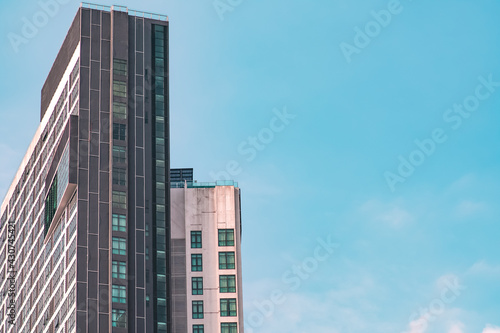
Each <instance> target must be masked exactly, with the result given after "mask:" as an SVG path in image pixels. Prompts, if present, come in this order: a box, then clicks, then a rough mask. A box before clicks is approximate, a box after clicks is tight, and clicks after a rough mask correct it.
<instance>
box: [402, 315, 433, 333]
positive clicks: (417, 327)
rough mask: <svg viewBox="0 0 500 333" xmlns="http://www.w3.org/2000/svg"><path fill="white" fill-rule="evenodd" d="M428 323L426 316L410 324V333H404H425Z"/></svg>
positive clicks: (407, 332) (408, 332) (406, 332)
mask: <svg viewBox="0 0 500 333" xmlns="http://www.w3.org/2000/svg"><path fill="white" fill-rule="evenodd" d="M427 327H428V323H427V319H426V318H425V316H422V317H420V318H419V319H415V320H413V321H412V322H410V323H409V324H408V331H405V332H404V333H425V332H426V331H427Z"/></svg>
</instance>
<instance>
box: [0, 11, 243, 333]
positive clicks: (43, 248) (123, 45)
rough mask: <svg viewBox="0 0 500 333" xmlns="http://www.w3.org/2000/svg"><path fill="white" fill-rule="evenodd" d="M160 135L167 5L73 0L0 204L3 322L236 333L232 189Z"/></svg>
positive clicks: (63, 328)
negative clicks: (78, 2)
mask: <svg viewBox="0 0 500 333" xmlns="http://www.w3.org/2000/svg"><path fill="white" fill-rule="evenodd" d="M169 145H170V142H169V89H168V19H167V17H166V16H162V15H156V14H148V13H142V12H137V11H130V10H128V9H127V8H125V7H117V6H114V7H103V6H95V5H88V4H82V6H81V7H80V9H79V10H78V12H77V14H76V17H75V19H74V21H73V23H72V25H71V28H70V30H69V32H68V34H67V36H66V39H65V40H64V43H63V45H62V47H61V49H60V51H59V54H58V55H57V58H56V60H55V62H54V64H53V67H52V69H51V70H50V73H49V75H48V77H47V80H46V82H45V84H44V86H43V88H42V99H41V121H40V125H39V127H38V129H37V131H36V133H35V136H34V138H33V140H32V142H31V144H30V147H29V149H28V151H27V152H26V155H25V157H24V159H23V161H22V163H21V166H20V167H19V170H18V171H17V174H16V176H15V178H14V180H13V182H12V185H11V186H10V188H9V190H8V192H7V195H6V197H5V199H4V201H3V203H2V206H1V211H0V333H18V332H20V333H28V332H30V333H31V332H33V333H42V332H44V333H46V332H50V333H63V332H64V333H74V332H77V333H94V332H99V333H102V332H117V333H121V332H123V333H124V332H140V333H142V332H145V333H167V332H168V333H171V332H172V333H187V332H193V333H204V332H210V333H212V332H222V333H238V332H239V333H243V312H242V311H243V308H242V284H241V255H240V242H241V218H240V191H239V188H238V186H237V184H236V183H233V182H231V181H223V182H216V183H197V182H193V169H173V170H170V154H169V153H170V148H169ZM170 174H172V177H173V179H174V182H172V183H171V181H170ZM171 186H172V187H174V188H172V189H171ZM171 194H172V195H173V196H171ZM171 207H173V209H174V210H173V215H172V217H171ZM205 329H206V331H205Z"/></svg>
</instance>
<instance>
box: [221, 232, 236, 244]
mask: <svg viewBox="0 0 500 333" xmlns="http://www.w3.org/2000/svg"><path fill="white" fill-rule="evenodd" d="M218 230H219V232H218V241H219V246H234V229H218ZM228 236H229V237H228Z"/></svg>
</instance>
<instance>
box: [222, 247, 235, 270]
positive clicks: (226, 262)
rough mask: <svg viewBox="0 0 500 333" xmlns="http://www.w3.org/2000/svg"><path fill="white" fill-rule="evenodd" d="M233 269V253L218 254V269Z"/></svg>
mask: <svg viewBox="0 0 500 333" xmlns="http://www.w3.org/2000/svg"><path fill="white" fill-rule="evenodd" d="M222 259H223V260H222ZM229 259H232V262H230V260H229ZM235 268H236V257H235V253H234V251H224V252H219V269H235Z"/></svg>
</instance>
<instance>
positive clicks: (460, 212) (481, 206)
mask: <svg viewBox="0 0 500 333" xmlns="http://www.w3.org/2000/svg"><path fill="white" fill-rule="evenodd" d="M486 208H487V206H486V204H485V203H483V202H475V201H470V200H464V201H462V202H460V203H459V204H458V205H457V207H456V208H455V214H456V215H457V216H458V217H469V216H471V215H474V214H477V213H481V212H482V211H484V210H485V209H486Z"/></svg>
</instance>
